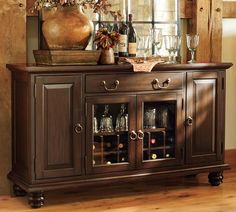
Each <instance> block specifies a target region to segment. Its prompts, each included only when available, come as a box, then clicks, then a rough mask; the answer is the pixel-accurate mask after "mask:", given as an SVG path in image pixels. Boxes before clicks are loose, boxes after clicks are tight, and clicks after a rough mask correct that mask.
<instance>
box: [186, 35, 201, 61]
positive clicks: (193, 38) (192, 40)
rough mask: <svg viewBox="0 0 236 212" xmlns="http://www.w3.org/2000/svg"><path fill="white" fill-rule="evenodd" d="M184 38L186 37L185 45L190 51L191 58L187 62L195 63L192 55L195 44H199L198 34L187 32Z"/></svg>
mask: <svg viewBox="0 0 236 212" xmlns="http://www.w3.org/2000/svg"><path fill="white" fill-rule="evenodd" d="M186 39H187V47H188V49H189V51H190V53H191V59H190V60H189V61H188V63H195V62H196V60H195V59H194V55H195V51H196V49H197V46H198V44H199V35H198V34H196V35H192V34H187V35H186Z"/></svg>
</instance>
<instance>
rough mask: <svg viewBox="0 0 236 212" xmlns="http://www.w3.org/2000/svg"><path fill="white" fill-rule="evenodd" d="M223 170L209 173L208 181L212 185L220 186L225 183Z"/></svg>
mask: <svg viewBox="0 0 236 212" xmlns="http://www.w3.org/2000/svg"><path fill="white" fill-rule="evenodd" d="M223 178H224V177H223V172H210V173H209V175H208V181H209V183H210V184H211V185H212V186H219V185H220V184H221V183H223Z"/></svg>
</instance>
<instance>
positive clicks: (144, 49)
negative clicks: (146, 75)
mask: <svg viewBox="0 0 236 212" xmlns="http://www.w3.org/2000/svg"><path fill="white" fill-rule="evenodd" d="M151 38H152V37H151V36H150V35H139V36H138V47H137V51H138V53H139V54H138V56H143V57H144V61H146V59H147V55H148V52H149V51H150V49H151Z"/></svg>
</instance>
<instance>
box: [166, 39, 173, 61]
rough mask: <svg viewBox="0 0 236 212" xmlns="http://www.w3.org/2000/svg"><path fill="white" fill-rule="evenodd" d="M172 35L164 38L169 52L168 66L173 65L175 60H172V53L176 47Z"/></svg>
mask: <svg viewBox="0 0 236 212" xmlns="http://www.w3.org/2000/svg"><path fill="white" fill-rule="evenodd" d="M172 38H173V37H172V35H165V36H164V42H165V48H166V50H167V51H168V54H169V55H168V61H167V62H166V63H168V64H171V63H173V60H172V52H173V49H174V46H173V41H172Z"/></svg>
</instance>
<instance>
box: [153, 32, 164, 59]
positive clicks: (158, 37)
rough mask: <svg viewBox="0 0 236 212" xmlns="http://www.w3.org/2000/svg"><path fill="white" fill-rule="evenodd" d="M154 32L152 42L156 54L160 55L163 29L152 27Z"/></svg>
mask: <svg viewBox="0 0 236 212" xmlns="http://www.w3.org/2000/svg"><path fill="white" fill-rule="evenodd" d="M151 33H152V36H153V38H152V42H153V45H154V56H159V55H160V49H161V47H162V40H163V37H162V29H161V28H152V29H151Z"/></svg>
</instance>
